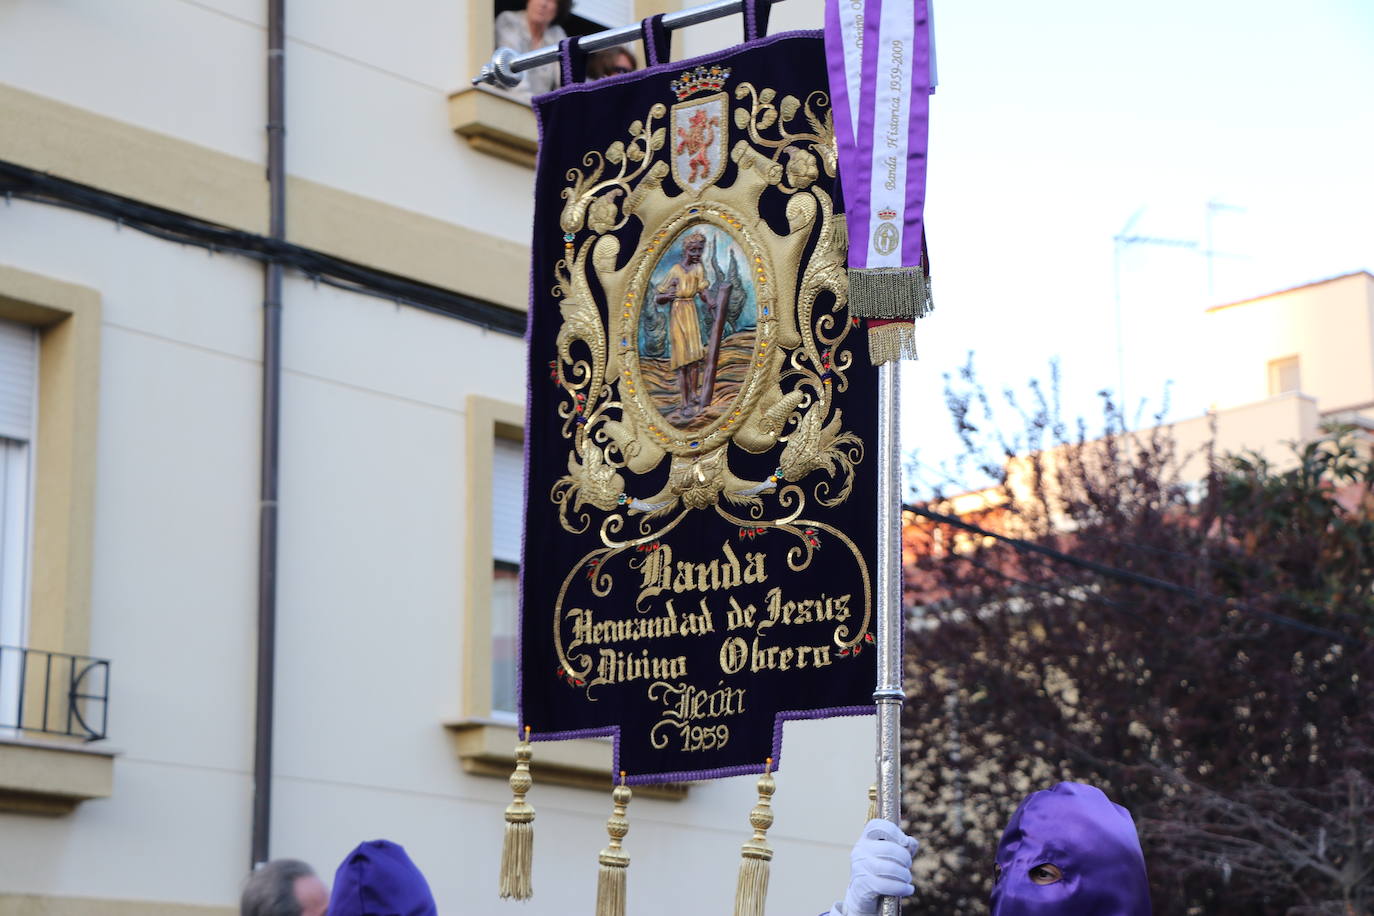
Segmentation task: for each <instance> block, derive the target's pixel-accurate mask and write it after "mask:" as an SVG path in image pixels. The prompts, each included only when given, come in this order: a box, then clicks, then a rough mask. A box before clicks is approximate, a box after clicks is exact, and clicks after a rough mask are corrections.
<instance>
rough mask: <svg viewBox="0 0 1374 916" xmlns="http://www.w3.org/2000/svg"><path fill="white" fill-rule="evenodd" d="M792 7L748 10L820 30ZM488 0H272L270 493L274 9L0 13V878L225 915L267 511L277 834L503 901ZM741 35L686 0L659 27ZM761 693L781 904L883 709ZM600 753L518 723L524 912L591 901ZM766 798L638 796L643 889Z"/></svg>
mask: <svg viewBox="0 0 1374 916" xmlns="http://www.w3.org/2000/svg"><path fill="white" fill-rule="evenodd" d="M789 6H793V7H795V8H794V9H789V10H787V11H786V12H785V14H784V13H783V11H780V12H779V15H778V16H775V19H778V20H781V23H780V24H775V29H779V28H784V27H793V26H796V25H813V26H814V25H818V24H819V4H812V3H809V0H807V2H802V0H799V2H798V3H796V4H789ZM665 8H667V7H664V6H663V5H662V4H661V3H659V4H657V5H656V4H655V3H654V2H653V0H639V2H636V3H635V4H633V6H630V5H626V6H625V8H624V9H620V7H617V6H615V5H614V4H610V3H604V4H600V5H598V6H595V7H593V6H585V7H582V8H581V10H582V14H584V19H586V20H587V21H589V22H593V23H596V22H602V21H608V20H611V19H614V18H615V17H617V16H626V15H629V16H633V17H635V18H638V17H642V16H645V15H649V14H651V13H654V12H661V11H664V9H665ZM495 12H496V7H495V6H494V5H493V4H492V3H491V2H490V0H457V2H438V0H404V2H401V3H393V4H373V3H362V2H358V0H346V2H331V3H326V2H323V0H290V2H288V3H287V4H286V19H285V40H284V44H283V51H284V61H285V136H286V160H285V161H286V177H285V182H284V187H285V236H284V240H285V242H286V243H287V244H288V245H289V246H292V247H290V251H291V253H292V259H293V260H291V261H290V262H289V264H288V269H287V270H286V271H285V277H284V280H283V282H282V292H281V309H282V310H281V316H282V319H281V323H282V327H281V337H280V363H281V371H280V376H279V405H280V417H279V429H280V450H279V460H278V461H277V467H278V480H279V486H278V489H277V493H276V498H275V499H271V498H270V494H269V498H268V499H267V500H266V503H267V505H266V506H265V505H264V494H263V492H262V489H261V488H262V481H263V468H264V466H265V464H264V459H263V441H264V433H263V429H264V401H265V390H266V389H267V388H270V387H271V386H272V384H273V383H271V382H270V381H268V379H269V378H271V371H270V369H271V367H270V363H271V362H272V361H271V360H270V359H268V360H266V362H267V363H268V364H269V365H268V366H266V367H265V365H264V363H265V360H264V353H265V351H264V296H265V294H264V266H263V263H262V260H263V255H262V251H263V250H265V248H270V247H271V245H272V242H271V235H272V226H271V220H270V214H271V206H270V196H269V187H268V183H267V181H266V180H265V177H264V176H265V171H266V169H267V167H268V164H269V163H268V152H267V151H268V143H267V132H266V131H265V130H264V125H265V124H266V123H267V122H268V119H269V113H268V107H267V103H266V101H265V100H266V98H267V95H268V80H267V76H266V74H267V72H268V54H267V44H268V37H269V32H270V29H269V26H270V22H269V18H268V16H269V4H268V3H267V2H266V0H136V2H132V3H124V4H117V5H111V4H106V3H97V2H92V0H74V2H69V3H62V4H53V3H46V2H41V0H19V2H16V3H9V4H6V5H5V6H4V8H3V10H0V183H3V187H4V189H5V190H6V191H7V195H6V200H5V201H4V202H3V203H0V445H3V453H0V459H3V461H2V462H0V475H2V476H3V480H0V483H3V499H0V511H2V512H3V524H4V527H3V539H0V564H3V565H0V599H2V603H0V644H3V645H4V646H6V647H7V648H6V649H5V650H3V651H0V914H7V916H8V914H20V913H22V914H26V916H28V914H37V913H41V914H63V916H66V914H71V916H78V914H126V913H127V914H134V913H138V914H156V916H190V914H225V913H231V912H235V911H236V901H237V898H238V894H239V891H240V888H241V885H242V881H243V879H244V877H245V875H246V873H247V871H248V868H249V865H250V860H251V858H252V857H253V850H254V846H255V842H254V824H255V819H254V800H255V791H254V790H255V786H254V774H255V772H261V770H258V769H256V767H255V751H256V750H257V749H258V748H259V747H260V743H259V741H258V737H257V728H258V721H259V715H258V712H257V708H256V707H257V703H258V698H259V697H260V696H261V695H262V694H261V691H260V687H259V685H258V682H257V674H256V670H257V659H258V656H259V645H260V644H259V636H260V630H259V626H258V614H259V608H260V604H261V602H260V597H259V571H260V568H261V566H260V546H261V543H262V534H261V531H262V525H263V519H264V517H265V516H270V515H272V514H275V515H276V517H277V529H276V531H277V548H276V551H275V554H276V557H277V569H276V574H275V581H274V583H269V584H270V585H272V588H271V593H272V594H273V595H274V596H275V606H276V625H275V666H274V671H275V681H274V684H273V690H272V694H271V699H272V703H271V707H270V708H271V709H272V711H273V713H274V715H273V720H274V721H273V726H272V729H271V733H270V734H271V739H272V746H273V751H272V754H271V774H272V775H271V780H270V788H271V793H270V811H269V812H268V814H270V819H267V823H268V824H270V829H267V831H266V838H265V839H266V848H267V850H268V852H269V854H270V855H271V856H293V857H299V858H303V859H305V860H307V861H309V862H311V863H312V864H313V865H314V866H315V867H316V868H317V869H319V870H320V872H321V873H322V874H323V875H324V876H325V877H326V879H327V878H328V876H329V873H330V872H331V871H332V869H333V868H334V866H335V865H336V864H337V863H338V861H339V860H340V859H341V858H342V856H343V855H344V854H345V853H346V852H347V851H348V850H349V849H350V848H351V847H353V846H354V845H355V844H356V843H358V842H360V841H362V840H365V839H372V838H376V837H386V838H389V839H392V840H395V841H397V842H400V843H402V844H403V845H405V846H406V847H407V849H408V850H409V851H410V852H411V854H412V856H413V857H414V858H415V860H416V862H417V863H418V864H419V865H420V867H421V868H422V869H423V870H424V871H425V873H426V874H427V876H428V877H429V880H430V882H431V884H432V886H433V888H434V891H435V895H436V897H437V899H438V902H439V906H440V909H441V910H442V911H443V912H445V913H463V912H472V913H499V912H501V910H502V908H503V907H504V906H514V904H503V903H502V902H500V901H498V899H497V866H498V861H499V857H500V841H501V832H502V824H503V822H502V817H501V814H502V810H503V809H504V808H505V806H506V804H507V803H508V802H509V800H510V792H509V789H508V787H507V785H506V782H505V777H506V775H507V774H508V772H509V764H510V750H511V747H512V745H513V743H514V728H513V725H512V722H513V718H512V716H511V715H510V710H509V709H508V708H506V707H508V706H509V705H510V700H509V693H508V688H507V687H506V686H505V685H508V683H509V678H510V664H509V655H508V653H509V649H510V641H509V638H508V631H509V622H508V620H507V621H503V618H502V616H501V609H502V608H503V607H504V608H506V609H507V612H508V608H509V598H508V596H509V590H508V582H509V576H510V572H511V570H510V564H511V561H512V559H515V560H518V556H517V557H515V558H512V557H511V555H510V537H511V534H510V528H509V526H508V524H507V525H506V526H504V527H503V525H502V524H501V522H502V520H505V521H506V522H507V523H508V522H509V520H510V518H511V512H510V506H512V505H518V501H515V502H512V500H513V488H514V486H515V484H514V483H513V478H512V476H511V475H512V473H513V471H512V463H513V461H514V457H513V456H516V455H518V453H519V448H518V443H519V440H520V436H521V428H522V423H523V415H522V411H523V407H522V405H523V401H524V398H523V390H524V385H525V358H524V350H523V344H522V340H521V336H520V328H521V327H522V326H523V312H524V310H525V308H526V299H527V295H528V279H527V261H528V243H529V239H528V236H529V231H530V222H531V209H532V203H531V187H532V178H533V172H532V170H531V165H532V159H533V154H534V152H535V150H536V135H535V130H534V119H533V116H532V115H531V113H530V111H529V109H528V108H527V107H524V106H522V105H521V104H520V103H519V102H518V101H513V100H511V99H509V98H506V97H503V96H501V95H499V94H497V93H494V92H491V91H489V90H486V89H471V88H468V87H469V79H470V77H471V75H472V74H473V73H474V72H475V71H476V70H477V69H478V67H479V66H480V64H481V62H482V61H483V60H485V58H486V57H487V56H488V55H489V53H490V50H491V48H490V44H491V41H490V23H491V21H492V17H493V15H494V13H495ZM737 30H738V23H734V22H731V23H729V24H721V25H719V26H718V27H714V28H705V29H700V28H699V29H694V30H691V31H689V32H688V33H686V34H684V35H683V36H681V46H680V52H679V54H678V56H681V57H686V56H689V55H692V54H699V53H705V52H709V51H710V50H711V49H712V48H718V47H723V46H725V45H726V44H728V43H730V42H731V41H733V40H736V39H737ZM264 239H266V240H267V241H263V240H264ZM255 246H256V247H255ZM272 250H274V251H282V250H285V249H281V248H275V249H272ZM312 265H313V266H312ZM269 355H270V354H269ZM269 393H270V392H269ZM517 476H518V475H517ZM494 609H495V610H494ZM503 659H504V662H503ZM73 695H75V696H76V699H75V700H73V701H71V702H68V697H69V696H73ZM17 726H23V727H17ZM787 728H788V737H787V743H786V746H785V754H784V759H783V761H782V766H781V770H780V772H779V775H778V792H777V795H776V797H775V811H776V813H777V822H776V826H775V827H774V828H773V829H772V831H771V832H770V840H771V842H772V845H773V846H774V848H775V850H776V856H775V859H774V862H773V879H772V883H771V890H770V898H771V899H770V908H771V910H772V911H773V912H779V913H782V912H797V913H813V912H818V911H819V910H821V909H823V908H824V907H826V906H828V905H829V903H830V902H831V901H832V900H833V899H835V897H836V896H838V895H840V894H842V893H843V889H844V885H845V882H846V880H847V870H848V857H847V855H846V850H847V848H848V846H849V844H850V842H851V841H852V840H853V837H854V835H855V834H856V833H857V830H858V828H859V826H860V825H861V822H862V820H863V815H864V810H865V806H866V804H867V799H866V790H867V787H868V785H869V783H870V782H871V781H872V746H873V743H872V735H873V724H872V720H871V719H866V718H865V719H849V720H833V721H829V722H801V723H792V724H789V725H788V727H787ZM92 737H99V738H100V740H87V739H90V738H92ZM609 761H610V751H609V746H608V745H607V744H606V743H604V742H597V741H585V742H569V743H566V744H562V745H556V746H554V745H543V744H541V745H536V748H535V788H534V790H533V792H532V793H531V795H530V801H531V802H532V803H533V804H534V806H535V808H536V810H537V812H538V819H537V822H536V835H537V839H536V871H535V898H534V899H533V900H532V901H531V902H530V903H528V904H526V905H524V906H523V908H522V912H526V913H530V914H541V913H567V912H589V911H590V910H591V909H592V900H593V897H594V889H595V869H596V853H597V851H598V850H599V849H601V848H602V847H603V846H604V845H605V844H606V839H607V838H606V832H605V821H606V818H607V817H608V816H609V814H610V812H611V804H610V794H609V791H607V789H608V786H609V780H608V772H609ZM258 796H259V797H261V793H258ZM754 800H755V793H754V781H753V780H752V779H749V778H739V779H733V780H723V781H717V782H712V783H703V784H696V785H692V786H691V787H689V788H687V789H685V790H680V789H675V790H670V791H664V792H659V793H657V794H655V793H651V792H647V791H646V792H637V793H636V798H635V800H634V802H633V803H632V805H631V807H630V812H629V818H630V824H631V830H630V834H629V836H628V838H627V840H626V850H627V852H628V853H629V854H630V856H631V858H632V862H633V864H632V866H631V869H630V877H629V882H630V883H629V886H630V905H631V907H633V908H634V909H638V910H643V911H652V912H655V913H661V914H669V916H671V914H689V913H692V914H695V913H701V912H722V911H728V910H729V908H730V901H731V900H732V899H733V894H734V886H735V873H736V869H737V867H738V861H739V846H740V844H741V843H743V842H744V841H745V840H746V839H747V838H748V836H749V834H750V830H749V827H748V812H749V809H750V807H751V806H752V805H753V804H754ZM263 820H264V819H263V818H261V817H260V818H259V819H258V820H257V821H256V823H258V824H259V825H261V824H262V823H263Z"/></svg>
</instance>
